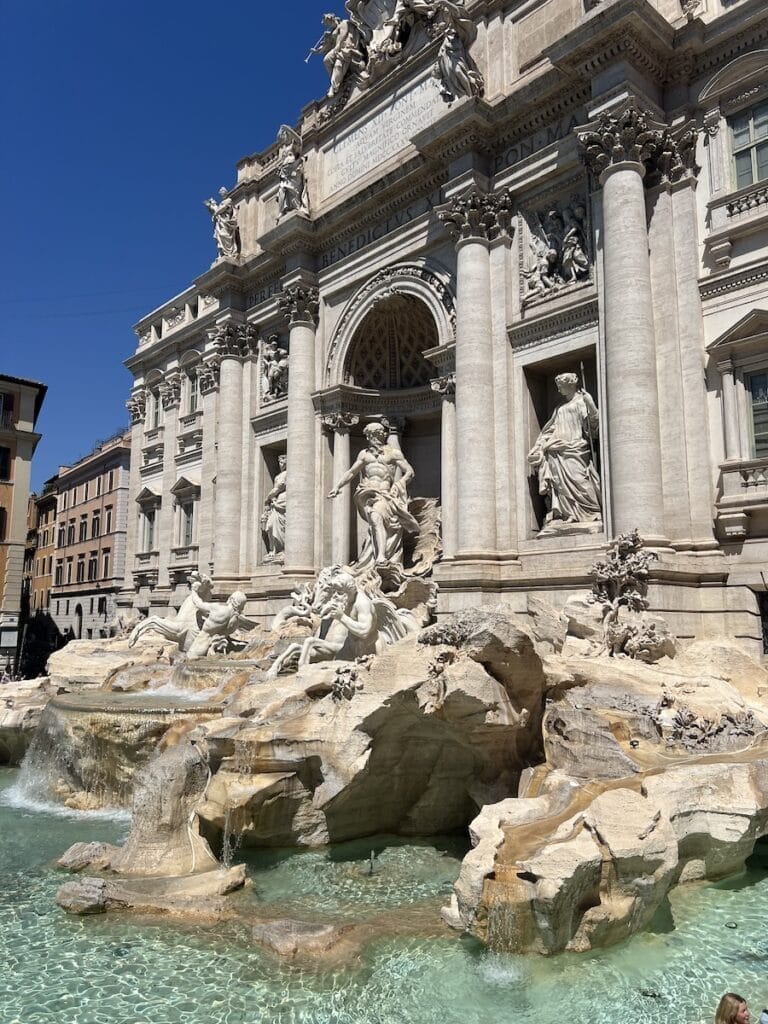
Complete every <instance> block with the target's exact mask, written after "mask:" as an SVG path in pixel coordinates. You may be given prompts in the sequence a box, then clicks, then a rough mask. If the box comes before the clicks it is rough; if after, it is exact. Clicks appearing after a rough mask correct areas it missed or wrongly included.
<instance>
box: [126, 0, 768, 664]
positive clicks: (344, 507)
mask: <svg viewBox="0 0 768 1024" xmlns="http://www.w3.org/2000/svg"><path fill="white" fill-rule="evenodd" d="M324 27H325V35H324V37H323V39H322V41H321V43H320V44H319V45H318V47H317V50H318V52H319V53H320V54H321V56H322V57H323V59H324V61H325V64H326V68H327V70H328V72H329V78H330V83H329V84H330V88H329V95H328V96H327V97H325V98H324V99H323V100H321V101H318V102H313V103H310V104H309V106H307V107H306V108H305V109H304V111H303V112H302V115H301V118H300V120H299V123H298V124H297V125H296V126H295V127H289V126H283V127H282V128H281V129H280V131H279V133H278V136H277V141H276V143H275V145H274V146H273V147H271V148H270V149H268V150H267V151H266V152H263V153H259V154H256V155H254V156H251V157H247V158H245V159H243V160H241V161H240V163H239V164H238V167H237V181H236V183H235V184H234V185H233V186H232V187H231V188H230V189H229V190H225V189H222V190H221V193H220V198H219V200H213V199H212V200H209V201H208V203H207V204H206V205H207V206H208V208H209V210H210V212H211V216H212V218H213V225H214V233H215V238H216V243H217V247H218V253H219V255H218V258H217V259H216V260H215V262H214V263H213V265H212V266H211V267H210V269H209V270H207V271H206V272H204V273H203V274H202V275H201V276H200V277H199V278H198V279H197V280H196V281H195V282H194V285H193V286H192V287H191V288H189V289H188V290H187V291H186V292H184V293H183V294H181V295H179V296H176V297H175V298H173V299H172V300H170V301H169V302H168V303H166V304H165V305H164V306H162V307H160V308H159V309H157V310H155V311H154V312H153V313H151V314H150V315H148V316H147V317H145V318H144V319H143V320H142V321H141V322H140V323H139V324H138V325H137V328H136V330H137V334H138V338H139V344H138V348H137V351H136V353H135V354H134V356H132V357H131V359H129V360H128V366H129V368H130V370H131V371H132V373H133V375H134V378H135V381H134V387H133V391H132V394H131V397H130V400H129V403H128V404H129V409H130V411H131V417H132V449H133V452H134V457H133V459H132V463H131V471H130V472H131V479H130V507H131V512H130V514H129V522H128V539H127V565H126V581H127V587H126V589H125V590H124V591H123V593H122V595H121V599H120V600H121V602H122V603H123V604H124V605H132V606H133V607H135V608H137V609H140V610H142V611H148V612H150V613H157V612H160V613H162V612H163V611H164V610H167V609H171V608H177V607H178V606H179V605H180V604H181V602H182V600H183V599H184V597H185V596H186V594H187V592H188V591H187V577H188V574H189V572H190V571H191V570H195V569H199V570H201V571H203V572H205V573H209V574H210V575H211V576H212V577H213V580H214V585H215V587H216V589H217V590H219V591H221V592H227V591H228V590H232V589H239V590H243V591H244V592H245V593H246V594H247V596H248V600H249V614H251V615H252V616H261V617H262V618H264V619H266V617H267V616H268V615H269V614H271V613H273V612H274V611H276V610H277V609H278V608H280V607H281V606H282V605H283V604H284V603H285V601H286V597H287V595H288V594H289V593H290V592H291V590H293V589H294V588H295V587H296V585H297V584H298V583H300V582H301V581H303V580H307V579H308V578H310V577H312V576H314V575H315V574H316V573H317V571H318V569H319V568H321V567H322V566H324V565H329V564H332V563H341V564H345V563H347V562H349V561H350V559H354V558H355V557H356V555H357V554H358V553H359V551H360V549H361V546H362V543H363V541H364V539H365V537H366V527H365V525H364V524H363V523H362V520H361V519H360V517H359V516H357V515H356V512H355V508H354V503H353V495H352V493H351V491H350V488H344V489H342V490H341V491H340V492H339V493H338V494H335V496H334V497H330V496H329V492H331V491H334V492H335V487H336V484H337V483H338V481H339V480H340V479H341V478H342V477H343V476H344V474H345V472H346V471H347V470H348V469H349V468H350V466H351V465H352V463H353V462H354V461H355V458H356V456H357V455H358V453H359V452H360V451H361V450H362V448H363V447H364V446H365V444H366V440H365V439H364V437H363V428H364V427H365V426H366V425H367V424H369V423H370V422H371V421H374V420H380V421H383V422H384V425H385V427H386V430H387V432H388V435H389V442H390V444H392V445H394V446H395V447H400V448H401V449H402V452H403V453H404V455H405V458H406V459H407V462H408V463H410V465H411V466H412V467H413V470H414V474H415V475H414V479H413V482H412V484H411V492H412V494H413V495H419V496H421V497H425V498H436V499H439V503H440V507H441V514H442V548H443V551H442V558H441V560H440V561H439V562H438V563H437V565H436V566H435V573H434V576H435V579H436V581H437V582H438V583H439V588H440V590H439V605H438V611H439V612H447V611H451V610H454V609H457V608H460V607H465V606H467V605H473V604H478V603H484V604H495V603H497V602H498V601H500V600H504V601H508V602H510V603H512V604H514V605H517V606H518V607H519V608H521V609H523V608H525V607H526V605H525V602H526V596H527V595H528V594H529V593H531V592H535V593H538V594H540V595H541V596H543V597H545V598H547V599H549V600H552V601H553V602H554V603H556V604H562V603H563V602H564V600H565V598H566V597H567V595H568V594H569V593H572V592H573V591H575V590H579V589H584V588H585V587H588V586H589V584H590V568H591V566H592V565H593V563H594V562H595V561H596V560H597V559H598V558H600V557H601V556H602V554H603V553H604V552H605V549H606V545H607V543H608V541H609V540H610V539H611V538H613V537H615V536H616V535H618V534H620V533H626V532H629V531H631V530H633V529H635V528H637V529H638V530H639V532H640V534H641V535H642V537H643V538H644V540H645V543H646V545H648V546H650V547H652V548H653V549H654V551H655V552H656V553H657V554H658V560H657V561H656V562H655V563H654V569H653V576H652V582H651V587H650V598H651V607H652V609H653V610H655V611H658V612H660V613H661V614H663V615H664V616H666V618H667V620H668V621H669V624H670V627H671V628H672V629H673V630H674V631H675V632H676V633H677V634H678V635H679V636H680V637H682V638H690V637H694V636H702V635H714V634H724V635H728V636H735V637H737V638H739V639H740V640H741V641H742V642H743V643H744V644H745V645H747V646H749V647H751V648H752V649H753V650H761V649H762V644H763V636H764V630H765V624H766V619H768V608H767V607H766V597H765V591H766V580H765V577H764V575H763V570H764V568H765V566H766V563H767V561H768V557H767V556H768V260H767V259H766V256H767V254H768V12H766V9H765V3H764V0H730V2H727V0H653V2H649V0H602V2H600V0H528V2H520V0H514V2H512V0H466V3H464V4H462V3H452V2H450V0H348V3H347V5H346V10H345V12H344V15H343V16H342V17H337V16H331V15H327V16H325V18H324ZM308 34H309V35H311V34H312V33H311V29H310V30H309V31H308Z"/></svg>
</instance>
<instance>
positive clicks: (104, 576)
mask: <svg viewBox="0 0 768 1024" xmlns="http://www.w3.org/2000/svg"><path fill="white" fill-rule="evenodd" d="M102 567H103V570H104V571H103V572H102V574H101V576H102V579H105V580H106V579H109V551H105V552H104V562H103V566H102Z"/></svg>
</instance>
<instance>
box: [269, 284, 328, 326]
mask: <svg viewBox="0 0 768 1024" xmlns="http://www.w3.org/2000/svg"><path fill="white" fill-rule="evenodd" d="M277 303H278V306H279V308H280V312H281V313H282V314H283V316H284V317H285V318H286V319H287V320H288V321H289V323H290V324H291V325H293V324H300V323H311V324H312V326H313V327H316V326H317V314H318V312H319V310H320V292H319V290H318V289H317V288H315V287H312V286H310V287H305V286H304V285H291V286H289V287H288V288H285V289H283V291H282V293H281V294H280V295H279V296H278V299H277Z"/></svg>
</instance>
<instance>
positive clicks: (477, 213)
mask: <svg viewBox="0 0 768 1024" xmlns="http://www.w3.org/2000/svg"><path fill="white" fill-rule="evenodd" d="M512 211H513V200H512V193H511V192H510V190H509V189H507V188H505V189H502V191H501V192H481V191H480V189H478V188H477V187H476V186H475V185H473V186H472V187H471V188H469V189H467V191H466V192H464V193H463V194H462V195H460V196H456V197H454V198H453V199H451V200H450V201H449V202H447V203H445V204H444V205H443V206H439V207H438V208H437V216H438V218H439V219H440V221H442V223H443V224H445V226H446V227H447V229H448V230H449V231H450V233H451V234H452V235H453V237H454V238H455V239H456V243H457V245H458V244H459V243H460V242H463V241H480V242H493V241H495V240H496V239H497V238H501V237H504V236H506V237H509V238H511V237H512V233H513V227H512Z"/></svg>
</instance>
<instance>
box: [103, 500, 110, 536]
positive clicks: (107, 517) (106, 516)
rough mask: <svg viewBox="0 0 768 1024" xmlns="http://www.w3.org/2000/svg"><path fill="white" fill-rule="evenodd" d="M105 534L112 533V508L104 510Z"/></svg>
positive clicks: (108, 506)
mask: <svg viewBox="0 0 768 1024" xmlns="http://www.w3.org/2000/svg"><path fill="white" fill-rule="evenodd" d="M104 533H112V506H111V505H107V507H106V508H105V509H104Z"/></svg>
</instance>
